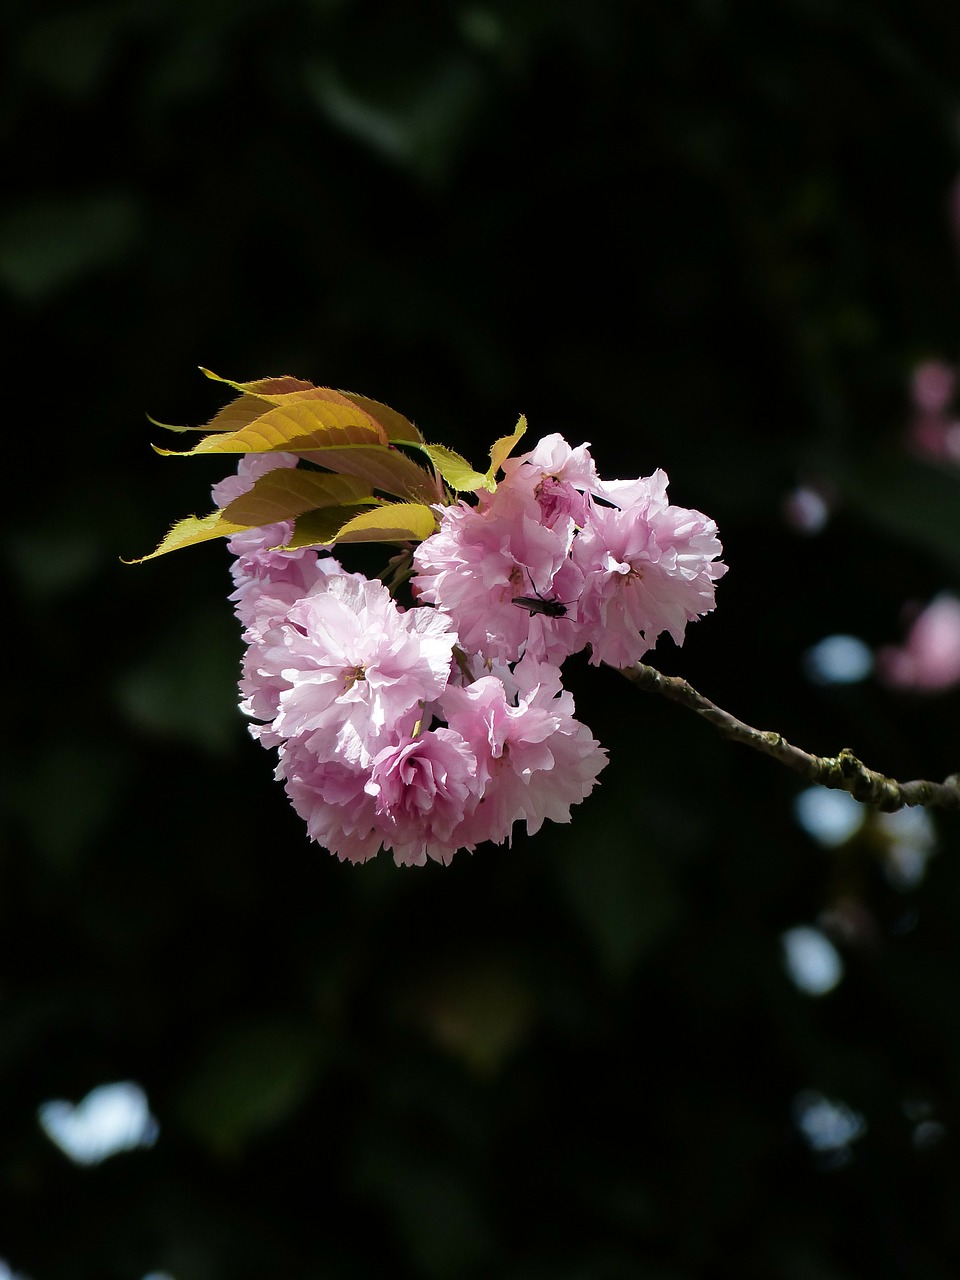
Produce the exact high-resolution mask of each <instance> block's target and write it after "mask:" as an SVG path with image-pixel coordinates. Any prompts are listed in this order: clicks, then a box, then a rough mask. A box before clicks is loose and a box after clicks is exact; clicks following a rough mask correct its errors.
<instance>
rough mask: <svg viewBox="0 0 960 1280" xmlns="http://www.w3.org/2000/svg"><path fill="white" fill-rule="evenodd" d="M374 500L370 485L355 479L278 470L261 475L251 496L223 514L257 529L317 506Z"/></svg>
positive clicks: (237, 500)
mask: <svg viewBox="0 0 960 1280" xmlns="http://www.w3.org/2000/svg"><path fill="white" fill-rule="evenodd" d="M374 501H375V499H374V496H373V493H372V491H371V489H370V486H369V485H368V484H366V483H365V482H364V481H363V480H359V479H357V478H356V477H355V476H337V475H329V474H327V473H324V472H322V471H305V470H302V469H300V468H291V467H277V468H276V470H274V471H268V472H267V473H266V475H262V476H259V477H258V479H257V480H256V481H255V483H254V485H253V487H252V488H251V489H250V490H248V492H247V493H243V494H241V495H240V497H239V498H234V499H233V501H232V502H228V503H227V505H226V506H225V507H224V508H223V510H222V511H221V513H220V514H221V515H222V516H223V518H224V519H225V520H229V521H232V522H233V523H235V524H240V525H246V526H248V527H249V528H253V529H255V528H257V527H259V526H260V525H264V524H276V523H277V522H278V521H280V520H290V519H292V518H293V517H294V516H299V515H302V514H303V513H304V512H305V511H313V510H314V509H315V508H317V507H339V506H346V505H350V504H355V503H364V502H374Z"/></svg>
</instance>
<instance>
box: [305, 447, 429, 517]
mask: <svg viewBox="0 0 960 1280" xmlns="http://www.w3.org/2000/svg"><path fill="white" fill-rule="evenodd" d="M300 456H301V458H304V459H305V460H306V461H308V462H315V463H316V464H317V465H318V466H321V467H326V468H327V470H328V471H337V472H340V473H341V474H344V475H352V476H358V477H359V478H360V479H363V480H366V481H368V482H369V483H370V484H371V485H372V486H373V487H374V488H375V489H380V490H382V491H383V492H384V493H389V494H391V495H392V496H393V497H395V498H414V499H416V498H420V499H422V500H423V501H424V502H425V503H429V502H436V500H437V497H438V494H437V491H436V487H435V484H434V480H433V477H432V476H430V475H428V474H427V472H426V471H424V469H423V467H418V466H417V464H416V463H415V462H414V461H413V460H412V459H410V458H408V457H407V455H406V454H405V453H401V452H400V450H399V449H395V448H394V447H393V446H392V445H389V446H387V447H383V446H381V445H374V446H371V447H367V448H362V447H352V448H350V449H336V448H333V449H323V450H321V449H311V450H309V451H308V452H305V453H301V454H300Z"/></svg>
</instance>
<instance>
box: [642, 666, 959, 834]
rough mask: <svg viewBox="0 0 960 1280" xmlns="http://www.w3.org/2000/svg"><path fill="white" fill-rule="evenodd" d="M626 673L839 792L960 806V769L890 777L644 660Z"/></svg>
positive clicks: (879, 804) (900, 804) (876, 801)
mask: <svg viewBox="0 0 960 1280" xmlns="http://www.w3.org/2000/svg"><path fill="white" fill-rule="evenodd" d="M620 674H621V675H622V676H625V677H626V679H627V680H629V681H630V682H631V683H632V684H635V685H637V687H638V688H640V689H644V690H646V691H647V692H648V693H659V694H660V695H661V696H662V697H664V698H669V699H670V701H671V702H679V703H680V705H681V706H683V707H686V708H687V709H688V710H689V711H695V712H696V713H697V715H698V716H701V717H702V718H703V719H704V720H706V721H708V722H709V723H710V724H712V725H713V727H714V728H715V729H717V730H718V731H719V732H720V733H722V734H723V735H724V737H727V738H732V739H733V741H734V742H742V743H743V744H744V746H747V747H752V748H753V749H754V751H760V752H762V753H763V754H764V755H767V756H773V758H774V759H775V760H779V761H780V763H781V764H785V765H786V766H787V768H788V769H793V770H794V771H795V772H796V773H799V774H801V775H802V776H803V777H804V778H806V779H807V781H808V782H815V783H819V785H820V786H822V787H830V788H832V789H833V790H834V791H848V792H849V793H850V795H852V796H853V797H854V798H855V799H857V800H860V801H862V802H863V803H864V804H871V805H874V806H875V807H876V808H877V809H881V810H883V812H884V813H892V812H893V811H894V810H896V809H903V808H904V807H905V806H907V805H926V806H928V807H936V808H939V809H960V774H956V773H954V774H951V775H950V777H949V778H947V779H945V780H944V781H943V782H926V781H924V780H923V779H918V780H916V781H914V782H898V781H897V780H896V778H887V777H885V776H884V775H883V774H882V773H877V772H876V771H875V770H874V769H868V768H867V766H866V765H865V764H862V763H861V761H860V760H858V759H857V757H856V756H855V755H854V754H853V752H852V751H851V750H850V748H849V747H844V748H843V749H842V750H841V751H840V754H839V755H836V756H814V755H811V754H810V753H809V752H808V751H803V750H802V749H801V748H800V747H795V746H793V745H792V744H791V743H789V742H787V740H786V738H784V737H783V736H782V735H781V734H779V733H774V732H772V731H770V730H761V729H753V728H751V726H750V725H748V724H744V723H743V721H742V720H738V719H737V718H736V716H732V715H731V714H730V712H729V711H724V710H723V709H722V708H721V707H718V706H717V705H716V704H715V703H713V702H711V701H710V699H709V698H705V697H704V696H703V694H702V693H698V692H697V690H696V689H694V688H693V686H692V685H690V684H688V683H687V681H686V680H683V679H681V677H680V676H665V675H662V674H661V673H660V672H659V671H657V670H655V668H653V667H648V666H647V665H646V664H645V663H643V662H638V663H637V664H636V666H634V667H625V668H623V669H622V670H621V672H620Z"/></svg>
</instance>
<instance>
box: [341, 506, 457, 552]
mask: <svg viewBox="0 0 960 1280" xmlns="http://www.w3.org/2000/svg"><path fill="white" fill-rule="evenodd" d="M436 527H437V517H436V515H435V514H434V512H433V511H431V510H430V508H429V507H425V506H423V505H422V504H421V503H419V502H393V503H387V504H385V505H384V506H381V507H378V508H377V509H376V510H375V511H363V512H361V513H360V515H358V516H354V517H353V519H352V520H348V521H347V523H346V524H345V525H343V526H342V528H341V529H340V531H339V532H338V534H337V536H336V541H337V542H422V541H423V539H424V538H429V537H430V535H431V534H432V533H433V532H434V531H435V529H436Z"/></svg>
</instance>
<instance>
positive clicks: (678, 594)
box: [572, 471, 726, 667]
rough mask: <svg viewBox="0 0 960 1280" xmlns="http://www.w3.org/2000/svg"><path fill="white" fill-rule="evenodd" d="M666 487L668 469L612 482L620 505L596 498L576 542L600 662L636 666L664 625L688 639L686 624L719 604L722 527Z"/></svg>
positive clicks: (584, 614)
mask: <svg viewBox="0 0 960 1280" xmlns="http://www.w3.org/2000/svg"><path fill="white" fill-rule="evenodd" d="M666 492H667V477H666V475H665V474H664V472H662V471H655V472H654V473H653V475H652V476H648V477H646V479H641V480H635V481H612V482H610V483H609V484H605V485H604V486H603V494H604V496H605V497H606V498H607V499H608V500H612V501H615V502H617V504H618V507H619V509H618V508H617V507H604V506H598V505H596V504H594V506H593V507H592V510H591V514H590V519H589V520H588V522H587V524H586V525H585V527H584V528H583V530H582V531H581V533H580V535H579V537H578V538H577V539H576V541H575V542H574V545H573V551H572V555H573V560H574V563H575V564H576V565H577V566H578V567H579V569H580V570H581V572H582V573H583V577H584V591H583V596H582V598H581V601H580V609H579V614H578V617H579V621H580V622H581V624H582V626H583V632H584V636H585V638H586V640H588V641H589V643H590V645H591V649H592V655H591V659H590V661H591V662H592V663H593V664H594V665H596V664H598V663H600V662H608V663H610V664H611V665H612V666H615V667H626V666H630V665H631V664H632V663H634V662H637V661H639V659H640V658H642V657H643V655H644V654H645V653H646V652H647V650H648V649H650V648H652V646H653V645H654V644H655V643H656V640H657V637H658V636H659V635H660V634H661V633H662V632H664V631H666V632H668V633H669V634H670V635H671V636H672V638H673V640H674V641H675V643H677V644H682V643H683V634H684V630H685V628H686V624H687V623H688V622H692V621H693V620H694V619H696V618H698V617H700V616H701V615H702V614H704V613H708V612H709V611H710V610H711V609H713V608H714V607H715V604H716V599H715V586H714V584H715V583H716V581H717V579H718V578H720V577H722V576H723V574H724V573H726V565H724V564H721V563H719V562H717V561H716V559H715V557H716V556H718V555H719V554H720V552H721V550H722V548H721V545H720V542H719V540H718V539H717V536H716V535H717V526H716V525H715V524H714V522H713V521H712V520H710V519H708V517H707V516H705V515H702V514H701V513H700V512H699V511H690V510H687V509H686V508H685V507H675V506H671V505H670V504H669V503H668V502H667V497H666Z"/></svg>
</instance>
